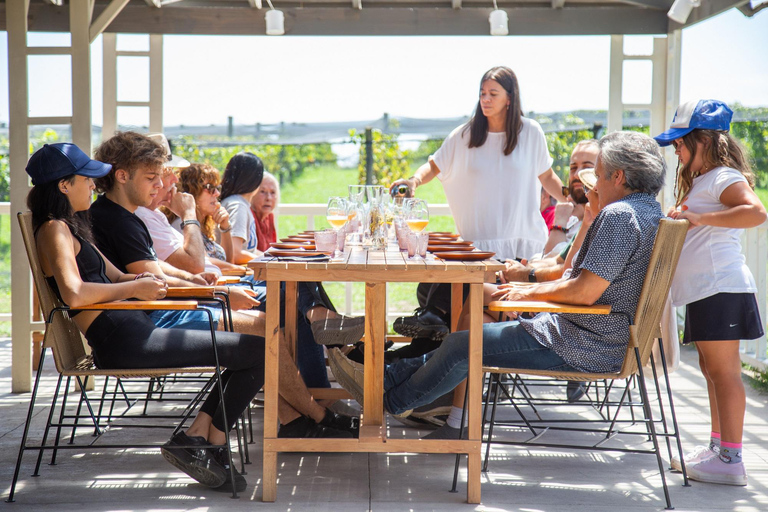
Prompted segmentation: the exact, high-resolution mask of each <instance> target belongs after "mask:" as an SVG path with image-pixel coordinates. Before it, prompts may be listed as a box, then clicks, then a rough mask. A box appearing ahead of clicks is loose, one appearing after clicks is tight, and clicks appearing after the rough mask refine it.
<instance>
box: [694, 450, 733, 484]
mask: <svg viewBox="0 0 768 512" xmlns="http://www.w3.org/2000/svg"><path fill="white" fill-rule="evenodd" d="M687 469H688V478H690V479H691V480H696V481H697V482H707V483H710V484H724V485H747V469H746V468H745V467H744V463H743V462H731V463H727V462H723V461H722V460H720V457H710V458H708V459H705V460H703V461H701V462H699V463H698V464H694V465H692V466H691V467H690V468H687Z"/></svg>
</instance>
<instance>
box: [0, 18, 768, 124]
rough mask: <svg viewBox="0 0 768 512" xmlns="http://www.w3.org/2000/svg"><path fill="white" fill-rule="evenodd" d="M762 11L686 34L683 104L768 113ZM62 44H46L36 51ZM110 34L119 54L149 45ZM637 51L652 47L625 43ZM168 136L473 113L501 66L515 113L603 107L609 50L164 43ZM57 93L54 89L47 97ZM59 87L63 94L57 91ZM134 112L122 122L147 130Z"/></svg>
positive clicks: (44, 89) (133, 76)
mask: <svg viewBox="0 0 768 512" xmlns="http://www.w3.org/2000/svg"><path fill="white" fill-rule="evenodd" d="M767 11H768V10H766V11H762V12H760V13H758V14H757V15H756V16H754V17H753V18H747V17H745V16H743V15H742V14H741V13H740V12H738V11H737V10H735V9H731V10H730V11H728V12H726V13H724V14H722V15H720V16H717V17H715V18H712V19H710V20H708V21H706V22H703V23H700V24H698V25H696V26H694V27H691V28H688V29H685V30H684V31H683V59H682V61H683V65H682V75H681V99H682V100H683V101H686V100H690V99H695V98H702V97H709V98H718V99H722V100H724V101H726V102H734V101H738V102H741V103H743V104H746V105H750V106H768V13H767ZM59 38H60V36H52V35H49V34H46V35H43V36H42V37H38V38H37V39H35V40H36V41H38V42H37V44H54V43H52V41H54V40H56V39H59ZM147 39H148V38H146V37H144V36H120V37H119V43H118V44H119V45H121V46H124V47H125V48H126V49H130V48H140V47H141V46H142V45H146V44H148V43H147V42H146V41H147ZM626 40H627V41H626V43H625V44H626V46H625V47H626V48H632V49H634V50H633V51H636V52H638V53H643V51H644V49H647V48H650V43H651V38H650V37H628V38H626ZM91 48H92V50H91V52H92V66H93V78H94V79H93V85H94V87H93V120H94V123H95V124H101V83H100V82H101V78H100V77H101V40H100V39H97V41H96V42H95V43H94V44H93V45H92V47H91ZM66 58H67V57H62V56H57V57H39V56H35V57H30V77H31V79H33V80H35V84H34V85H33V86H32V87H31V89H30V113H31V114H32V115H69V114H70V112H71V104H70V100H69V96H70V94H71V93H70V89H69V88H68V86H66V83H67V82H68V81H69V75H68V70H67V68H68V66H67V63H66V60H65V59H66ZM164 58H165V66H164V69H165V71H164V95H165V108H164V116H165V124H166V125H167V126H171V125H178V124H187V125H206V124H224V123H226V120H227V116H230V115H232V116H234V118H235V122H236V123H255V122H262V123H273V122H279V121H287V122H301V121H305V122H320V121H343V120H356V119H372V118H378V117H380V116H381V115H382V114H383V113H384V112H388V113H390V114H392V115H400V116H410V117H435V118H439V117H454V116H461V115H466V114H469V113H470V112H471V110H472V108H473V106H474V104H475V102H476V97H477V89H478V81H479V78H480V76H481V75H482V73H483V72H484V71H485V70H487V69H488V68H490V67H492V66H495V65H506V66H509V67H511V68H512V69H513V70H515V72H516V73H517V75H518V79H519V81H520V88H521V95H522V101H523V108H524V109H525V111H531V110H533V111H537V112H552V111H564V110H572V109H580V108H584V109H606V108H607V107H608V58H609V38H608V37H607V36H591V37H504V38H499V37H491V36H484V37H368V38H365V37H323V38H319V37H317V38H314V37H313V38H310V37H267V36H260V37H241V36H217V37H208V36H166V37H165V42H164ZM119 66H120V67H119V78H118V81H119V92H118V94H119V98H120V99H123V100H142V99H146V98H147V96H148V87H147V79H148V78H147V76H148V71H147V70H148V68H147V65H146V61H142V60H140V59H123V60H121V62H120V64H119ZM628 66H629V67H628V68H627V69H626V72H625V88H624V94H625V101H627V102H643V101H647V100H649V99H650V65H649V64H643V63H632V64H629V65H628ZM0 70H1V71H0V121H7V119H8V94H7V87H8V83H7V82H8V79H7V38H6V35H5V33H0ZM52 84H56V85H58V86H59V87H51V85H52ZM61 84H65V85H64V86H61ZM147 121H148V119H147V113H146V111H145V110H143V109H126V110H123V111H121V112H120V113H119V122H121V123H131V124H134V123H135V124H146V123H147Z"/></svg>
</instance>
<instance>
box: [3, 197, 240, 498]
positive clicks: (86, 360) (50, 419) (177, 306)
mask: <svg viewBox="0 0 768 512" xmlns="http://www.w3.org/2000/svg"><path fill="white" fill-rule="evenodd" d="M18 220H19V226H20V228H21V234H22V238H23V239H24V246H25V248H26V251H27V257H28V259H29V265H30V269H31V271H32V277H33V281H34V283H35V289H36V290H37V293H38V297H39V299H40V306H41V309H42V311H43V317H44V318H45V321H46V329H45V336H44V340H43V350H42V351H41V355H40V362H39V367H38V368H39V369H38V371H37V375H36V377H35V382H34V385H33V389H32V396H31V398H30V404H29V410H28V412H27V418H26V422H25V425H24V431H23V434H22V439H21V443H20V445H19V454H18V457H17V459H16V468H15V471H14V474H13V480H12V482H11V488H10V493H9V495H8V501H14V493H15V489H16V484H17V482H18V477H19V471H20V469H21V462H22V457H23V455H24V452H25V451H27V450H32V451H37V452H38V457H37V463H36V465H35V471H34V473H33V476H38V475H39V470H40V463H41V461H42V457H43V452H44V451H45V450H51V451H52V461H51V463H52V464H53V463H55V458H56V453H57V451H58V450H59V449H94V450H103V449H110V448H112V449H120V450H124V449H126V448H159V447H160V445H159V444H131V445H126V444H97V441H98V439H100V438H101V436H102V435H103V434H104V433H105V432H106V430H107V429H106V428H104V426H103V425H102V424H101V423H100V417H99V416H98V415H97V414H96V413H95V412H94V407H93V405H92V402H94V401H95V400H93V399H91V398H90V397H89V396H88V393H87V391H86V387H87V380H88V379H89V378H91V377H94V378H95V377H98V376H104V377H117V378H120V379H126V378H135V377H141V378H147V377H158V376H166V375H175V374H201V373H215V376H216V382H217V384H218V392H219V393H220V396H221V397H222V399H223V388H222V385H221V369H220V367H219V365H218V364H217V365H216V366H215V367H182V368H138V369H122V368H121V369H105V368H98V367H97V366H96V365H95V363H94V360H93V356H92V354H91V351H90V349H89V347H88V344H87V343H86V341H85V339H84V337H83V336H82V334H81V333H80V330H79V329H78V328H77V325H76V324H75V323H74V322H73V321H72V319H71V318H70V317H69V314H68V311H72V310H75V309H76V310H81V311H97V310H102V311H103V310H142V311H149V310H196V309H198V303H197V301H193V300H161V301H116V302H108V303H102V304H92V305H88V306H82V307H79V308H69V307H68V306H66V305H65V304H63V303H62V302H61V300H59V298H58V297H57V296H56V294H55V293H54V292H53V290H51V288H50V286H49V285H48V283H47V281H46V280H45V277H44V275H43V271H42V268H41V266H40V262H39V259H38V252H37V244H36V241H35V237H34V231H33V228H32V215H31V213H29V212H27V213H19V214H18ZM205 311H208V310H205ZM208 316H209V320H210V327H211V346H212V348H213V353H214V357H215V360H216V361H218V352H217V350H216V331H215V328H214V324H213V316H212V314H211V313H210V311H208ZM48 348H50V349H51V350H52V352H53V361H54V364H55V366H56V370H57V371H58V373H59V378H58V381H57V384H56V387H55V389H54V393H53V398H52V400H51V408H50V410H49V413H48V415H47V422H46V425H45V429H44V432H43V436H42V440H41V441H40V443H39V444H28V443H27V439H28V435H29V430H30V425H31V422H32V417H33V411H34V406H35V401H36V399H37V394H38V391H39V388H40V378H41V376H42V374H43V364H44V361H45V352H46V350H47V349H48ZM64 377H66V384H65V385H64V386H63V387H62V383H63V381H64ZM73 378H74V379H75V380H76V382H77V385H78V388H79V395H80V396H79V405H78V407H77V413H76V414H75V415H74V416H73V415H68V414H66V407H67V398H68V394H69V389H70V382H71V379H73ZM208 387H210V386H208ZM206 391H207V387H205V388H204V389H203V390H201V391H200V392H199V393H198V394H197V396H196V398H195V399H194V400H193V404H194V405H196V404H197V403H199V402H200V401H201V400H202V398H203V396H204V393H205V392H206ZM60 394H61V400H59V395H60ZM59 402H61V403H60V404H59ZM83 404H84V405H85V407H86V409H87V413H86V414H83V415H81V414H80V410H81V407H82V405H83ZM57 408H58V409H59V414H58V418H56V415H55V412H56V409H57ZM193 410H194V406H192V407H188V412H187V414H186V415H184V416H183V417H182V418H181V420H180V421H178V422H177V423H176V426H175V429H174V434H175V433H176V432H178V431H179V430H180V429H181V428H182V427H183V425H184V422H185V421H186V420H187V419H188V417H189V416H190V415H191V413H192V411H193ZM225 416H226V412H225ZM84 418H85V419H87V420H88V421H89V424H90V425H91V426H93V428H94V429H95V433H96V436H97V440H93V439H92V438H91V437H90V436H89V439H88V442H87V443H86V445H82V444H80V445H78V444H73V443H74V441H75V436H74V433H75V429H76V428H77V426H78V425H79V424H80V423H79V421H80V420H82V419H84ZM65 420H73V422H66V421H65ZM224 422H225V424H227V420H226V417H225V419H224ZM64 427H71V428H72V434H71V436H70V439H69V440H68V441H67V442H66V443H60V442H59V441H60V439H61V429H62V428H64ZM51 428H55V429H56V435H55V436H54V441H53V442H52V443H48V440H49V439H48V438H49V433H50V430H51ZM225 447H226V448H227V450H229V449H230V447H229V436H227V443H226V445H225ZM232 492H233V496H235V497H236V496H237V493H236V492H235V490H234V486H233V490H232Z"/></svg>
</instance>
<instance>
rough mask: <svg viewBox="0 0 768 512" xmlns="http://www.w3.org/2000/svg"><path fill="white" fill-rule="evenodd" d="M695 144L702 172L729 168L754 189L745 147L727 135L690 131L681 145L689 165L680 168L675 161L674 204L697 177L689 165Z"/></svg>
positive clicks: (712, 131) (680, 200) (681, 197)
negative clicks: (739, 174) (686, 153)
mask: <svg viewBox="0 0 768 512" xmlns="http://www.w3.org/2000/svg"><path fill="white" fill-rule="evenodd" d="M697 142H701V143H702V144H703V145H704V147H703V148H702V155H701V160H702V162H704V168H705V169H712V168H714V167H731V168H733V169H736V170H737V171H739V172H741V174H743V175H744V177H745V178H746V179H747V183H749V186H750V187H751V188H755V175H754V173H753V172H752V168H751V167H750V165H749V161H748V160H747V157H746V154H745V152H744V148H742V147H741V144H739V141H737V140H736V139H735V138H734V137H733V136H732V135H731V134H730V133H729V132H724V131H717V130H698V129H697V130H693V131H692V132H690V133H689V134H687V135H685V136H684V137H683V144H685V147H686V148H688V152H689V153H690V154H691V159H690V161H689V162H688V164H686V165H683V166H682V168H681V167H680V163H679V162H678V164H677V165H678V172H677V181H676V182H675V205H676V206H680V205H681V204H682V203H683V200H684V199H685V197H686V196H687V195H688V192H690V190H691V186H692V185H693V179H694V178H696V177H697V176H698V174H697V175H694V174H693V171H691V162H693V159H694V158H695V157H696V151H697V144H696V143H697Z"/></svg>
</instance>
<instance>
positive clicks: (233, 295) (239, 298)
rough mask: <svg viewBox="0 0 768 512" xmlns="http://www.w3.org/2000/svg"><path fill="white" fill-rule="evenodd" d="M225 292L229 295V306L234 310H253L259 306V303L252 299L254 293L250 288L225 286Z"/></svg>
mask: <svg viewBox="0 0 768 512" xmlns="http://www.w3.org/2000/svg"><path fill="white" fill-rule="evenodd" d="M227 292H228V293H229V305H230V306H231V307H232V309H234V310H238V309H253V308H255V307H256V306H258V305H259V304H261V302H259V301H257V300H256V299H255V298H254V297H255V296H256V292H254V291H253V290H251V289H250V288H246V287H244V286H227Z"/></svg>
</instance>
